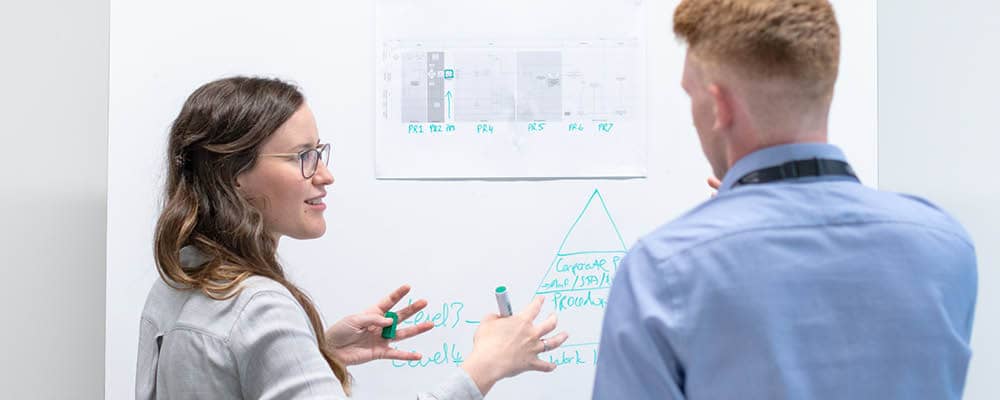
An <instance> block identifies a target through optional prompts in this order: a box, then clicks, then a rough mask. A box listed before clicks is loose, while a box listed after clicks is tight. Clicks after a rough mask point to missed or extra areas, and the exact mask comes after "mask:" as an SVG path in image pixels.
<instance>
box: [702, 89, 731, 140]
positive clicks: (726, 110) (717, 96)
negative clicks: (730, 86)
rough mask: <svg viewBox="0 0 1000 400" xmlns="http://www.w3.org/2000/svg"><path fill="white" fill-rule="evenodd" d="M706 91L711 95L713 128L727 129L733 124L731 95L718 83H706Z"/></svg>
mask: <svg viewBox="0 0 1000 400" xmlns="http://www.w3.org/2000/svg"><path fill="white" fill-rule="evenodd" d="M708 93H709V94H710V95H711V96H712V103H713V104H714V106H715V107H713V111H714V112H715V123H714V124H713V125H712V129H714V130H724V129H728V128H729V127H730V126H731V125H732V124H733V103H732V101H733V100H732V97H730V96H729V92H727V91H726V90H725V88H723V87H721V86H719V85H718V84H715V83H712V84H709V85H708Z"/></svg>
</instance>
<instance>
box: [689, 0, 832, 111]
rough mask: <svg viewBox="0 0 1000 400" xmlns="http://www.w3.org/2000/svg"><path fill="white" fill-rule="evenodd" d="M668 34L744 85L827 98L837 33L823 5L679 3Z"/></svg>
mask: <svg viewBox="0 0 1000 400" xmlns="http://www.w3.org/2000/svg"><path fill="white" fill-rule="evenodd" d="M674 33H675V34H677V36H678V37H679V38H680V39H681V40H683V41H685V42H686V43H687V44H688V48H689V51H690V52H691V53H692V54H693V55H694V56H695V57H697V58H698V59H699V60H702V61H705V62H707V63H711V64H715V65H719V66H722V67H725V68H726V69H727V70H731V71H734V72H736V73H737V74H739V75H742V76H744V77H745V78H748V79H772V78H783V79H791V80H793V81H799V82H802V84H803V89H807V90H808V92H810V93H811V94H814V95H820V96H823V97H827V96H831V95H832V92H833V84H834V82H836V80H837V69H838V67H839V64H840V28H839V27H838V25H837V19H836V16H835V15H834V11H833V7H832V6H831V5H830V3H829V1H827V0H683V1H681V4H680V5H679V6H677V9H676V11H675V12H674Z"/></svg>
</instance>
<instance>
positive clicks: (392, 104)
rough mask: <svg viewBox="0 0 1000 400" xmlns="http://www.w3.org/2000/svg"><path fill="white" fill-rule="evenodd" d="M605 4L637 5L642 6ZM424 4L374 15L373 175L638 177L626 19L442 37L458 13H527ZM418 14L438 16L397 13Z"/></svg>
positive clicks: (636, 57) (581, 6)
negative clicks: (421, 20) (442, 9)
mask: <svg viewBox="0 0 1000 400" xmlns="http://www.w3.org/2000/svg"><path fill="white" fill-rule="evenodd" d="M383 1H385V0H383ZM556 3H557V2H554V3H553V4H556ZM452 4H453V3H452ZM567 4H570V3H567ZM595 4H597V5H599V4H604V5H603V6H600V7H599V6H595ZM607 4H608V3H606V2H605V3H601V2H579V3H574V4H570V7H571V9H572V10H573V12H575V13H579V14H580V15H581V17H573V18H583V17H582V16H587V19H591V18H596V16H599V15H600V14H601V13H602V12H604V11H607ZM550 6H552V4H545V5H541V6H539V7H542V8H544V7H550ZM614 8H616V9H617V10H618V14H620V15H625V16H628V17H629V18H632V19H634V20H638V19H639V16H640V15H641V13H640V10H641V5H637V4H633V3H627V2H623V3H620V5H618V6H617V7H614ZM387 9H389V10H395V8H387ZM435 9H436V8H435V7H433V5H428V6H427V7H414V8H412V9H408V10H407V12H406V13H397V14H392V13H389V12H386V13H378V15H379V19H380V21H381V20H384V23H381V24H379V25H378V27H379V28H378V29H377V34H376V38H377V42H376V69H377V71H376V84H375V90H376V96H375V97H376V105H375V107H376V124H375V130H376V132H375V133H376V165H375V169H376V171H375V172H376V174H375V175H376V177H377V178H383V179H386V178H388V179H421V178H431V179H452V178H458V179H461V178H586V177H643V176H645V174H646V126H645V123H646V118H645V96H646V95H645V87H646V85H645V69H644V66H645V40H644V37H643V35H642V33H641V32H642V31H641V30H636V28H635V26H637V25H635V24H633V25H629V24H621V21H620V20H616V21H618V22H617V23H618V24H621V26H617V25H616V26H612V27H611V28H608V27H607V26H605V25H606V24H602V23H599V22H595V23H594V24H593V25H591V24H582V25H580V24H568V25H566V27H564V28H559V29H562V31H556V29H557V28H551V29H552V30H550V31H547V32H546V31H539V32H533V33H532V35H525V34H518V35H512V34H511V32H503V31H502V30H500V31H489V30H480V31H477V30H476V29H473V30H472V31H471V32H463V33H462V34H453V35H449V34H446V33H443V32H442V30H446V28H442V27H448V26H450V25H452V24H454V23H460V22H462V21H467V20H476V19H490V20H505V19H515V20H518V21H519V22H523V21H521V20H520V19H521V18H527V17H523V16H502V15H489V16H484V15H478V14H479V13H481V12H480V11H473V10H469V11H466V12H465V14H469V16H468V18H461V17H459V16H457V15H461V14H463V12H462V11H461V10H456V9H454V8H452V10H451V11H452V12H451V13H448V14H441V13H434V12H433V11H428V10H435ZM558 12H561V13H564V14H565V13H566V12H567V11H565V7H564V8H563V9H560V10H558ZM421 13H428V18H431V20H434V19H439V20H441V21H440V23H432V24H427V25H426V26H425V25H420V24H413V23H408V22H407V21H408V20H409V18H413V19H417V18H418V16H419V15H420V14H421ZM540 13H541V12H540ZM383 14H387V15H383ZM566 17H567V18H569V17H570V15H569V14H567V16H566ZM449 18H450V19H449ZM626 20H628V18H626ZM595 21H598V20H595ZM636 24H638V22H636ZM477 27H478V26H477ZM593 27H600V28H601V29H598V31H599V32H597V33H599V34H595V32H594V30H595V29H594V28H593Z"/></svg>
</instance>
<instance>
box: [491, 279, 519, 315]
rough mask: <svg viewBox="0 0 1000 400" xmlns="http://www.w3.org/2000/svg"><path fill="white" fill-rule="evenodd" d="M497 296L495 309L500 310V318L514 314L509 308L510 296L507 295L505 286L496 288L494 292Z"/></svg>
mask: <svg viewBox="0 0 1000 400" xmlns="http://www.w3.org/2000/svg"><path fill="white" fill-rule="evenodd" d="M495 294H496V296H497V307H499V308H500V316H501V317H509V316H511V315H513V314H514V310H511V308H510V294H508V293H507V287H506V286H497V291H496V293H495Z"/></svg>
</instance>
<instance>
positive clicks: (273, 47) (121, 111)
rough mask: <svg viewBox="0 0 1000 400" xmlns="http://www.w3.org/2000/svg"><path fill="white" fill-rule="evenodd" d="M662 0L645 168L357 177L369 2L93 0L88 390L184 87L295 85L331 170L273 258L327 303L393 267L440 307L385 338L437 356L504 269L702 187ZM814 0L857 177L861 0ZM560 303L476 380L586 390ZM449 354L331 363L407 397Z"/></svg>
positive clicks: (469, 327) (869, 18) (112, 361)
mask: <svg viewBox="0 0 1000 400" xmlns="http://www.w3.org/2000/svg"><path fill="white" fill-rule="evenodd" d="M609 1H617V0H609ZM676 3H677V2H676V1H663V2H648V4H647V38H648V43H647V65H646V66H645V67H646V71H647V76H646V78H647V79H646V81H647V85H648V90H647V94H646V96H647V98H646V104H647V105H648V109H649V110H648V111H649V112H648V114H647V115H648V116H647V119H646V124H645V125H646V126H647V128H648V142H647V143H648V145H647V155H648V162H647V169H648V174H647V176H646V178H643V179H562V180H548V179H529V180H512V179H506V180H505V179H499V180H498V179H494V180H432V181H415V180H378V179H376V177H375V171H374V169H375V168H374V165H375V162H374V159H375V148H374V133H373V132H374V125H375V123H374V121H375V110H374V108H373V107H372V105H373V104H375V102H376V100H375V97H374V89H373V81H374V77H373V76H372V74H373V71H374V68H375V61H374V60H375V57H376V54H375V50H374V49H375V46H374V45H373V43H374V41H375V39H374V32H375V29H374V21H375V9H374V5H373V4H372V3H369V2H331V1H319V0H309V1H291V2H284V3H281V4H280V6H279V5H278V4H277V3H274V2H265V1H260V0H252V1H239V2H237V1H215V2H196V1H192V0H178V1H174V2H169V3H163V2H161V3H156V2H154V3H148V2H129V1H122V0H112V2H111V60H110V65H111V68H110V117H109V151H108V155H109V160H108V190H109V193H108V252H107V255H108V269H107V271H108V275H107V277H108V280H107V310H106V311H107V331H106V365H105V372H106V375H105V376H106V396H107V398H110V399H129V398H132V393H133V385H134V376H135V360H136V343H137V338H138V326H139V323H138V321H139V315H140V313H141V310H142V305H143V301H144V299H145V296H146V293H147V290H148V288H149V287H150V285H151V284H152V282H154V280H155V279H157V274H156V271H155V267H154V264H153V255H152V230H153V226H154V224H155V221H156V217H157V213H158V209H159V201H160V200H159V199H160V193H161V190H162V189H161V187H162V184H163V179H164V168H163V166H164V163H165V161H164V153H165V143H166V134H167V131H168V129H169V125H170V123H171V121H172V119H173V118H174V117H175V116H176V114H177V112H178V111H179V110H180V106H181V104H182V103H183V101H184V99H185V98H186V97H187V95H188V94H190V93H191V91H193V90H194V89H195V88H196V87H197V86H199V85H201V84H203V83H205V82H208V81H210V80H213V79H217V78H220V77H224V76H230V75H234V74H253V75H267V76H277V77H281V78H285V79H289V80H292V81H294V82H296V83H297V84H299V85H300V86H301V87H302V88H303V89H304V91H305V94H306V96H307V99H308V102H309V104H310V105H311V107H312V109H313V111H314V112H315V114H316V118H317V121H318V124H319V129H320V136H321V137H322V138H323V139H324V140H329V141H330V142H332V143H333V144H334V146H335V147H334V153H333V157H332V160H331V168H332V171H333V173H334V176H335V177H336V183H334V184H333V185H332V186H331V187H330V188H329V193H330V195H329V196H328V197H327V200H328V206H329V208H328V209H327V210H326V216H327V225H328V229H327V234H326V236H324V237H323V238H321V239H317V240H311V241H294V240H289V239H283V240H282V243H281V246H280V254H281V257H282V260H283V262H284V264H285V266H286V269H287V270H288V271H289V275H290V276H291V278H292V279H293V280H294V281H295V282H297V283H299V284H300V285H301V286H302V287H303V288H304V289H305V290H306V291H307V292H308V293H310V294H311V295H312V297H313V298H314V299H315V301H316V303H317V305H318V307H319V309H320V310H321V312H322V314H323V315H324V317H325V318H326V320H327V321H328V322H332V321H335V320H336V319H339V318H340V317H342V316H344V315H347V314H349V313H353V312H357V311H359V310H361V309H363V308H365V307H367V306H369V305H370V304H371V303H373V302H374V301H376V300H377V299H378V298H380V297H381V296H383V295H385V294H386V293H388V292H389V291H390V290H391V289H393V288H395V287H397V286H398V285H400V284H403V283H408V284H411V285H412V286H413V288H414V289H413V292H412V295H413V296H416V297H414V299H415V298H426V299H427V300H428V301H430V305H429V306H428V308H427V310H428V313H426V314H425V315H424V316H423V317H424V318H428V319H431V320H433V319H434V318H435V316H436V315H438V314H440V315H441V316H440V317H438V318H439V319H438V320H437V321H438V322H439V323H442V322H443V323H442V326H441V327H438V328H436V329H434V330H432V331H431V332H429V333H427V334H425V335H423V336H421V337H420V338H416V339H413V340H409V341H406V342H402V343H400V345H399V347H400V348H403V349H415V350H419V351H421V352H423V353H424V356H425V357H426V358H427V359H435V357H436V359H437V360H445V361H447V360H454V359H455V357H454V355H453V353H461V354H467V353H468V352H469V351H470V350H471V337H472V332H473V330H474V328H475V324H474V323H475V321H477V320H479V319H480V318H481V317H482V316H483V315H484V314H485V313H487V312H495V311H496V304H495V301H494V299H493V295H492V292H493V289H494V288H495V287H496V286H498V285H506V286H507V287H508V288H510V291H511V300H512V302H513V303H514V308H515V309H519V308H521V307H523V306H524V305H525V304H527V303H528V302H529V301H530V299H531V298H532V297H533V296H535V295H536V293H538V292H544V291H546V289H553V288H554V286H552V285H550V286H549V287H545V284H546V283H551V282H552V281H553V280H557V279H559V277H560V275H559V274H561V273H564V272H565V271H556V269H558V268H557V267H556V266H557V265H562V263H561V262H557V261H558V260H559V259H560V258H563V259H565V260H567V261H572V265H575V264H578V263H581V264H583V263H592V262H593V261H595V259H597V261H598V262H600V259H606V261H605V264H604V267H605V268H607V266H608V265H611V266H613V265H614V258H615V257H617V256H618V255H619V254H621V252H622V251H623V249H624V248H627V247H628V246H630V245H631V244H632V243H634V242H635V240H636V239H637V238H638V237H640V236H641V235H643V234H645V233H647V232H649V231H651V230H652V229H654V228H655V227H657V226H659V225H661V224H662V223H664V222H666V221H667V220H669V219H671V218H674V217H676V216H678V215H679V214H681V213H683V212H684V211H685V210H687V209H689V208H691V207H693V206H694V205H696V204H698V203H699V202H701V201H704V200H705V199H707V198H708V196H709V194H710V193H709V190H708V188H707V187H706V186H705V183H704V179H705V177H707V176H709V174H710V168H709V166H708V163H707V162H706V161H705V160H704V158H703V156H702V152H701V149H700V147H699V144H698V140H697V137H696V134H695V132H694V130H693V128H692V123H691V120H690V113H689V109H688V106H689V103H688V100H687V97H686V95H685V94H684V93H683V91H682V90H681V89H680V85H679V82H680V77H681V71H682V65H683V52H684V49H683V47H682V46H680V45H679V44H678V42H677V41H676V40H675V39H674V37H673V34H672V31H671V23H670V20H671V16H672V13H673V9H674V7H675V6H676ZM834 5H835V6H836V7H837V10H838V16H839V20H840V23H841V27H842V35H843V49H844V53H843V55H842V60H841V74H840V80H839V83H838V86H837V93H836V97H835V100H834V104H833V110H832V115H831V122H830V132H831V141H832V142H833V143H835V144H837V145H839V146H841V147H842V148H843V149H844V151H845V152H846V153H847V155H848V157H849V159H850V161H851V162H852V164H853V165H854V166H855V169H856V170H857V171H858V173H859V175H860V177H861V178H862V180H863V181H864V182H865V183H867V184H869V185H875V184H876V183H877V182H876V181H875V179H876V176H877V170H876V165H877V164H876V161H877V160H876V154H877V153H876V151H877V149H876V82H875V79H876V64H875V63H876V58H875V11H874V7H875V5H874V3H869V2H856V1H854V2H852V1H847V0H840V1H835V2H834ZM578 220H579V222H578ZM550 270H551V271H550ZM597 284H598V285H599V286H598V287H597V288H595V290H597V289H599V288H600V285H601V284H600V282H598V283H597ZM555 294H556V293H554V292H551V291H550V292H548V293H545V295H546V296H547V298H548V299H549V302H548V303H547V304H548V306H547V307H549V308H548V310H546V311H543V312H551V311H553V308H552V307H553V306H552V302H551V299H552V298H553V297H554V296H555ZM595 294H599V293H596V292H595ZM591 300H594V298H593V295H592V298H591ZM573 301H575V300H573ZM582 301H586V300H582ZM560 315H561V318H562V324H563V327H564V328H565V329H568V330H569V331H570V335H571V338H570V343H568V344H573V345H575V347H568V348H566V349H564V351H560V352H558V353H557V354H555V356H557V357H559V360H560V361H561V362H564V363H565V364H564V365H561V366H560V368H558V369H557V370H556V371H555V372H553V373H552V374H540V373H526V374H524V375H521V376H519V377H517V378H514V379H510V380H505V381H502V382H500V383H499V384H497V385H496V386H495V387H494V389H493V391H492V392H491V393H490V398H498V399H506V398H523V399H548V398H553V397H557V396H558V397H561V398H568V399H580V398H589V393H590V389H591V385H592V376H593V372H594V367H593V351H592V348H593V345H592V343H594V342H596V340H597V338H598V337H599V336H598V335H599V326H600V313H596V312H595V313H579V314H578V315H570V314H568V313H567V314H560ZM543 316H544V314H543ZM444 318H448V320H447V322H444V321H445V320H444ZM452 325H454V326H452ZM587 346H591V347H589V348H588V347H587ZM453 349H454V350H453ZM588 350H589V354H588ZM436 353H440V355H437V356H435V354H436ZM578 353H579V354H578ZM455 368H456V367H455V364H454V362H440V363H438V362H427V365H425V366H410V365H401V366H400V365H398V363H397V365H393V363H392V362H389V361H377V362H373V363H369V364H367V365H363V366H358V367H353V368H351V372H352V373H353V374H354V376H355V378H356V382H357V384H356V387H357V393H358V394H357V398H362V399H367V398H380V399H381V398H400V399H409V398H413V394H414V393H416V392H418V391H422V390H428V389H430V388H431V387H433V386H434V385H435V384H436V383H437V382H438V381H440V379H442V378H443V377H445V376H447V375H449V374H451V373H452V372H453V371H454V370H455ZM515 396H516V397H515Z"/></svg>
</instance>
